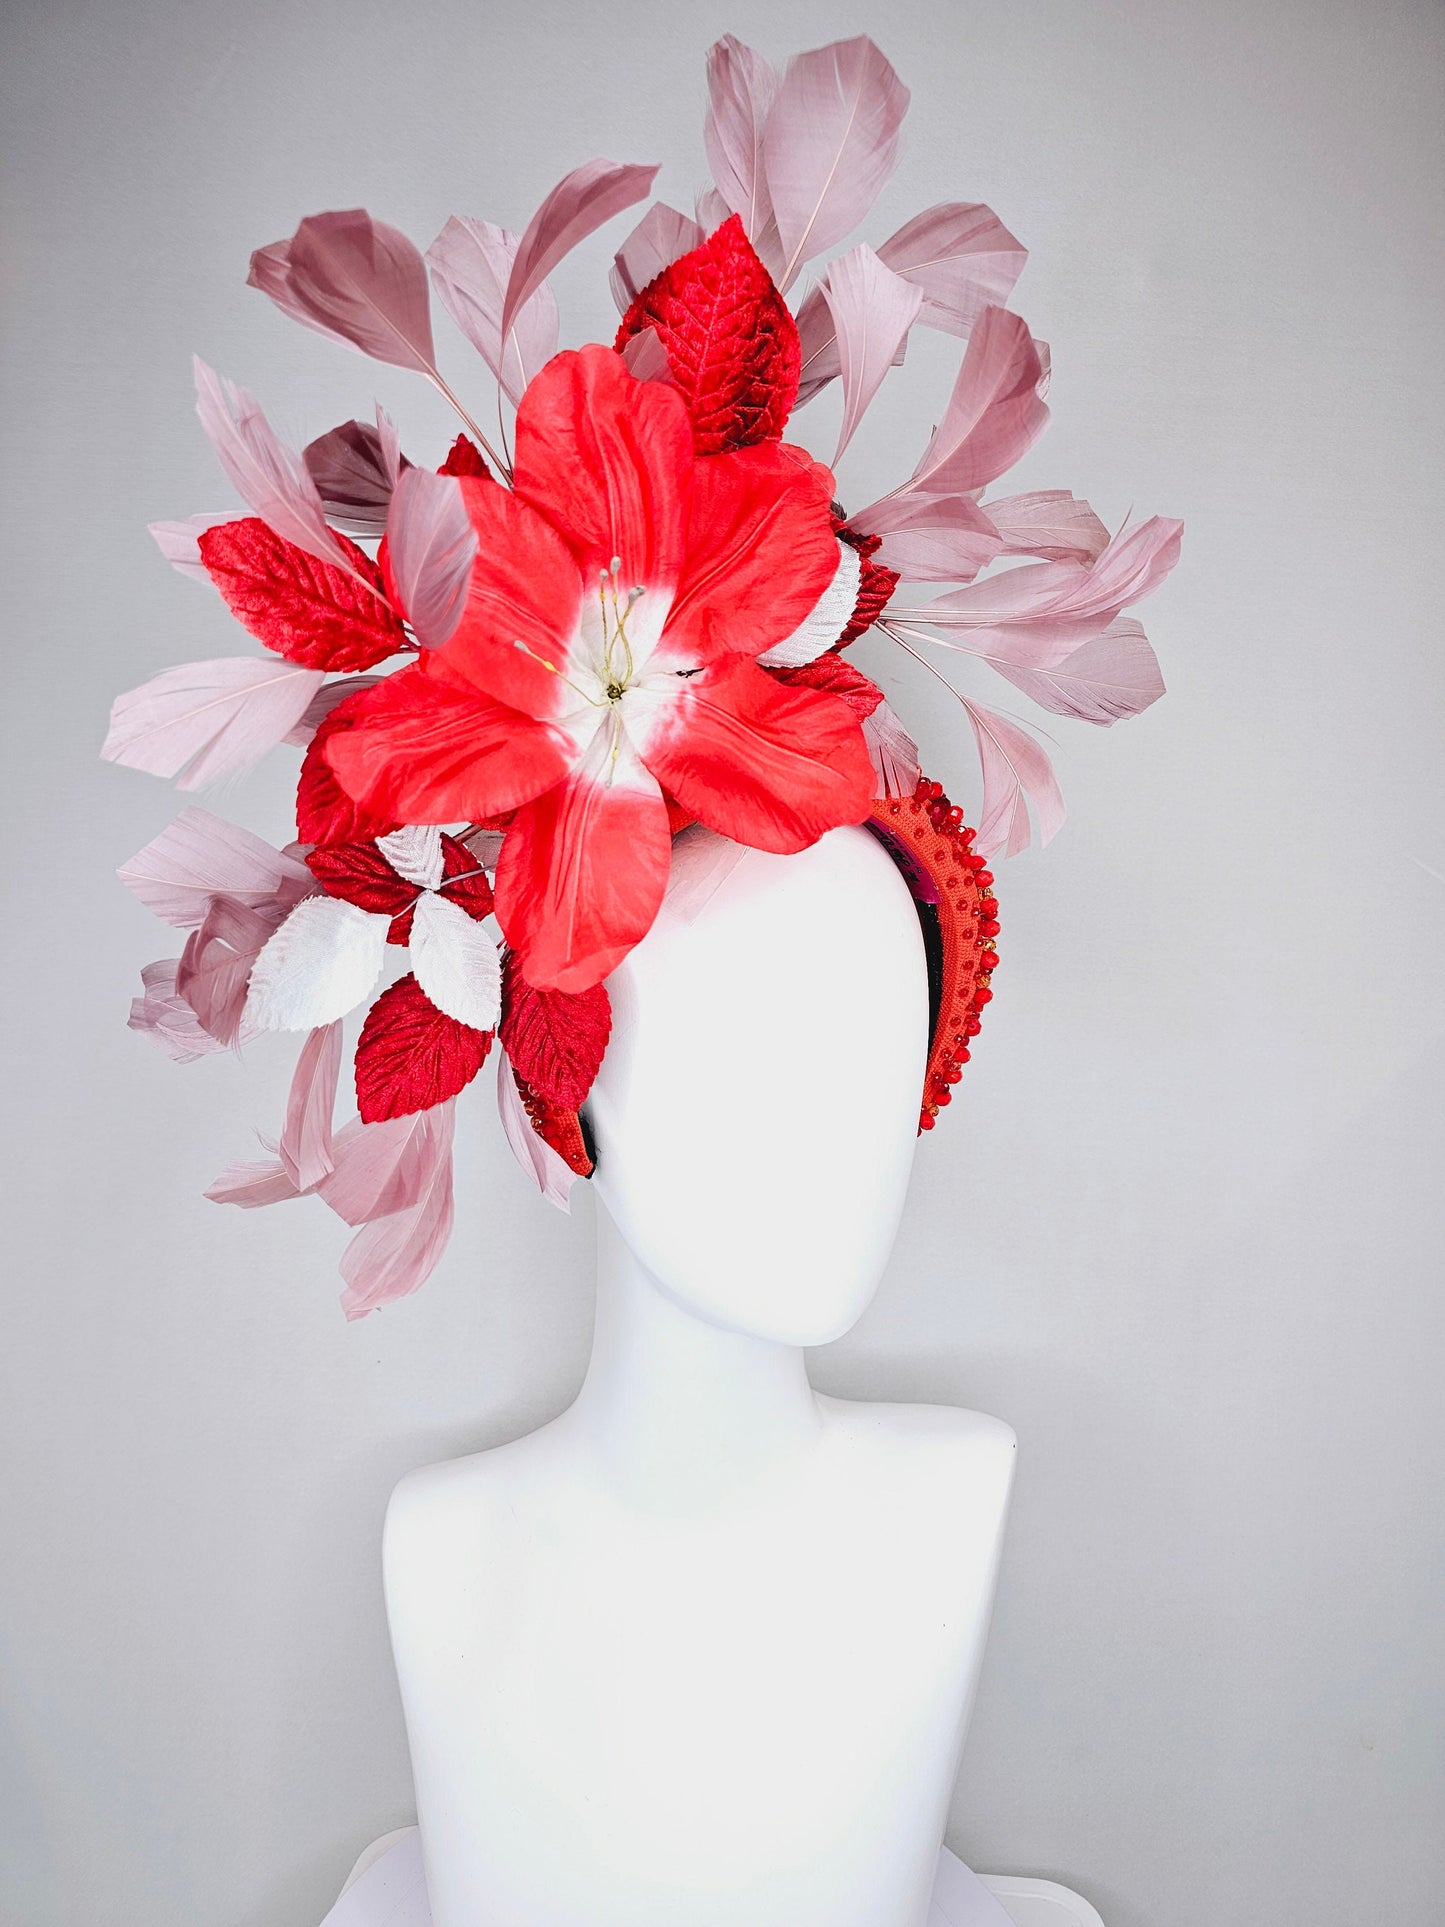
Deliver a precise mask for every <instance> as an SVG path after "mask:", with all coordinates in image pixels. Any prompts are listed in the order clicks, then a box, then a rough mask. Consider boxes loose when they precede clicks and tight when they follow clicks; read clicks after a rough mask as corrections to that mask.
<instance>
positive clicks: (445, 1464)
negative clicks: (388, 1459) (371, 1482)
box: [383, 1428, 545, 1566]
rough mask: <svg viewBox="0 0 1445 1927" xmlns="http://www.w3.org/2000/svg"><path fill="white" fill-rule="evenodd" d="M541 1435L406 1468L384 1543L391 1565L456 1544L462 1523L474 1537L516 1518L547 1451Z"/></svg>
mask: <svg viewBox="0 0 1445 1927" xmlns="http://www.w3.org/2000/svg"><path fill="white" fill-rule="evenodd" d="M544 1429H545V1428H544ZM538 1437H539V1435H538V1434H536V1433H532V1434H529V1435H528V1436H527V1437H525V1438H520V1439H516V1440H513V1441H511V1442H510V1443H508V1444H506V1445H496V1446H492V1447H490V1448H489V1449H488V1450H487V1451H484V1452H470V1453H468V1454H467V1455H466V1456H465V1457H464V1458H459V1459H443V1460H441V1461H440V1462H439V1463H438V1464H436V1465H419V1466H417V1468H416V1469H415V1470H414V1471H412V1472H408V1473H406V1474H405V1475H404V1476H403V1477H402V1478H401V1479H400V1480H398V1482H397V1484H396V1485H395V1487H394V1488H393V1489H392V1494H391V1498H390V1501H389V1502H388V1504H387V1508H386V1528H385V1533H384V1540H383V1545H384V1556H385V1559H386V1562H387V1564H388V1566H390V1564H391V1563H392V1561H393V1560H394V1559H395V1558H396V1557H397V1556H398V1555H404V1556H407V1557H410V1556H411V1555H414V1554H415V1553H417V1552H419V1551H423V1550H426V1549H427V1548H429V1547H431V1546H433V1545H441V1546H446V1545H450V1544H455V1543H457V1542H458V1527H459V1526H460V1525H461V1524H462V1523H463V1522H465V1524H466V1526H467V1528H468V1535H467V1536H468V1537H469V1538H470V1536H471V1535H472V1534H473V1533H475V1531H477V1530H478V1529H481V1530H483V1531H486V1530H487V1529H488V1527H489V1526H491V1525H493V1524H494V1525H495V1526H496V1528H497V1529H505V1525H506V1522H507V1520H508V1519H515V1516H516V1506H517V1501H518V1497H519V1494H520V1493H521V1492H522V1491H523V1490H525V1489H526V1488H527V1487H528V1486H530V1485H531V1483H532V1481H533V1478H534V1476H535V1470H536V1462H537V1460H538V1459H539V1458H540V1457H544V1456H545V1452H544V1451H539V1449H538V1446H537V1444H536V1443H535V1441H536V1440H537V1439H538Z"/></svg>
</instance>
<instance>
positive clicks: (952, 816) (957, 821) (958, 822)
mask: <svg viewBox="0 0 1445 1927" xmlns="http://www.w3.org/2000/svg"><path fill="white" fill-rule="evenodd" d="M948 820H949V823H950V824H951V825H952V827H953V828H954V829H955V830H956V829H959V828H961V827H962V824H963V811H962V810H961V809H960V808H959V807H958V805H957V804H956V803H955V804H954V806H953V808H952V809H951V810H950V811H949V812H948Z"/></svg>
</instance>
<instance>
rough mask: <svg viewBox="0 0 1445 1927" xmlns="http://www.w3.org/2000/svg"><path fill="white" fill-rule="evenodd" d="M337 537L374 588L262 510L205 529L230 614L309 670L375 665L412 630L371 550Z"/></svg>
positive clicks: (207, 556) (205, 554)
mask: <svg viewBox="0 0 1445 1927" xmlns="http://www.w3.org/2000/svg"><path fill="white" fill-rule="evenodd" d="M336 540H337V542H338V543H340V544H342V545H344V547H345V549H346V553H347V556H348V559H349V560H350V562H351V565H352V567H353V568H354V569H355V570H356V571H357V574H358V575H361V576H363V577H365V580H366V582H368V583H371V584H373V585H374V587H375V590H376V593H375V594H373V593H372V591H371V589H369V588H367V587H366V586H365V584H364V583H362V582H358V581H357V580H356V577H355V576H351V575H348V574H347V573H346V571H345V570H344V569H338V568H334V567H333V566H332V564H331V563H329V562H323V561H321V559H320V558H319V557H318V556H314V555H308V554H307V553H306V551H305V550H304V549H298V548H297V547H296V546H295V544H294V543H292V542H287V541H286V540H285V539H284V538H283V537H281V536H279V535H277V534H276V532H275V530H274V529H271V528H268V527H267V525H266V523H264V522H263V521H262V520H261V518H260V517H259V516H257V515H248V516H246V517H245V518H244V519H243V520H242V521H239V522H222V523H220V524H219V525H218V526H217V527H216V528H213V529H206V530H205V531H204V532H203V533H202V534H201V536H200V537H199V538H198V542H197V546H198V547H199V549H200V552H201V560H202V561H203V562H204V563H205V565H206V570H207V573H208V574H209V576H210V578H211V580H212V582H214V583H215V585H216V587H217V588H218V589H219V590H220V592H221V595H222V596H223V598H224V599H225V603H226V606H227V608H228V609H229V610H230V611H231V614H232V615H233V616H235V618H236V619H237V621H238V622H240V623H242V624H243V625H244V626H245V627H246V628H247V629H249V630H250V632H251V634H252V635H253V636H255V637H256V639H257V640H258V641H259V642H264V643H265V645H266V647H267V648H268V649H274V650H275V651H276V653H277V655H278V656H284V657H285V658H286V660H287V661H288V662H299V663H304V664H305V666H306V667H307V668H308V669H333V670H344V669H370V668H372V667H373V666H374V665H375V664H376V663H379V662H382V661H384V660H385V659H386V657H388V656H394V655H395V654H396V652H397V651H398V650H399V649H404V648H405V647H406V646H407V639H406V633H405V631H404V630H403V629H402V626H401V620H400V618H399V617H398V616H397V615H396V613H395V611H394V610H393V609H392V608H391V605H390V604H389V603H388V602H387V600H386V598H385V595H384V594H383V592H382V587H381V572H380V570H379V569H378V568H377V566H376V564H375V563H374V562H373V561H372V560H371V558H370V556H368V555H367V554H366V552H365V550H364V549H359V548H358V547H357V546H356V544H355V543H354V542H352V541H351V540H349V538H348V537H346V536H344V535H337V537H336Z"/></svg>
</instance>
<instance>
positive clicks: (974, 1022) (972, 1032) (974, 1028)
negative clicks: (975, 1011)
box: [964, 1016, 983, 1037]
mask: <svg viewBox="0 0 1445 1927" xmlns="http://www.w3.org/2000/svg"><path fill="white" fill-rule="evenodd" d="M964 1029H965V1030H966V1031H967V1032H968V1034H969V1036H970V1037H977V1036H978V1033H979V1032H980V1031H981V1030H982V1029H983V1025H982V1024H981V1023H980V1022H979V1021H978V1018H977V1017H976V1016H975V1017H970V1018H969V1020H968V1022H967V1023H966V1024H965V1025H964Z"/></svg>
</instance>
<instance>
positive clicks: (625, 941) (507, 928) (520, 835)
mask: <svg viewBox="0 0 1445 1927" xmlns="http://www.w3.org/2000/svg"><path fill="white" fill-rule="evenodd" d="M758 674H759V676H761V675H762V671H761V670H759V671H758ZM814 700H815V701H817V700H821V699H819V698H814ZM611 736H612V724H611V722H610V721H604V722H602V723H601V724H599V726H598V730H597V735H596V737H595V738H594V740H593V743H592V746H591V748H590V749H589V750H588V752H587V754H586V755H585V756H584V758H583V759H582V762H581V763H580V764H579V765H578V767H577V768H576V769H575V770H573V771H571V772H570V773H569V774H568V776H567V778H566V780H565V781H564V782H561V783H559V784H558V785H557V786H556V788H555V789H552V790H549V791H548V792H547V794H546V795H545V796H543V797H540V798H539V799H538V800H537V801H536V802H535V803H532V804H529V805H528V807H527V808H526V809H522V810H518V812H517V815H516V818H515V819H514V821H513V823H512V827H511V829H510V830H508V832H507V836H506V841H505V842H504V843H503V844H502V855H501V860H500V862H499V864H498V866H497V920H498V922H499V923H500V924H501V926H502V930H503V932H504V934H505V936H506V939H507V941H508V943H509V944H511V945H512V947H513V949H515V950H516V951H518V952H519V953H520V957H521V966H522V968H523V970H525V972H526V974H527V981H528V982H529V983H532V984H535V985H536V986H537V988H538V989H541V990H566V991H570V992H573V993H576V992H578V991H582V990H587V989H590V987H591V986H592V985H593V984H595V983H598V982H600V981H601V979H602V978H603V977H605V976H606V975H607V973H608V971H609V970H611V969H613V968H614V967H615V966H616V965H617V964H619V963H620V962H621V961H622V959H623V958H624V957H625V956H626V955H627V953H628V951H629V950H630V949H631V948H632V946H633V945H634V944H635V943H637V942H639V941H640V940H641V939H642V938H643V937H644V936H646V934H647V932H648V931H649V930H650V929H651V928H652V921H653V918H654V917H655V916H656V915H657V912H658V909H659V907H660V905H661V903H662V893H663V890H664V888H665V886H666V883H667V866H668V859H669V856H670V854H671V850H672V844H671V840H670V838H669V836H668V829H667V811H666V810H665V809H664V808H663V804H662V793H661V791H660V790H659V789H658V787H657V782H656V780H655V778H654V777H652V776H651V775H649V773H648V771H647V770H646V769H644V768H643V766H642V764H641V763H640V762H639V761H638V758H637V756H636V754H635V752H634V751H633V750H632V748H631V745H630V744H629V743H628V741H627V739H626V737H625V736H624V737H622V739H621V742H620V745H619V751H620V753H619V755H618V759H617V761H616V762H615V763H613V762H612V759H611ZM864 760H865V761H866V760H867V759H866V757H865V759H864Z"/></svg>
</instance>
